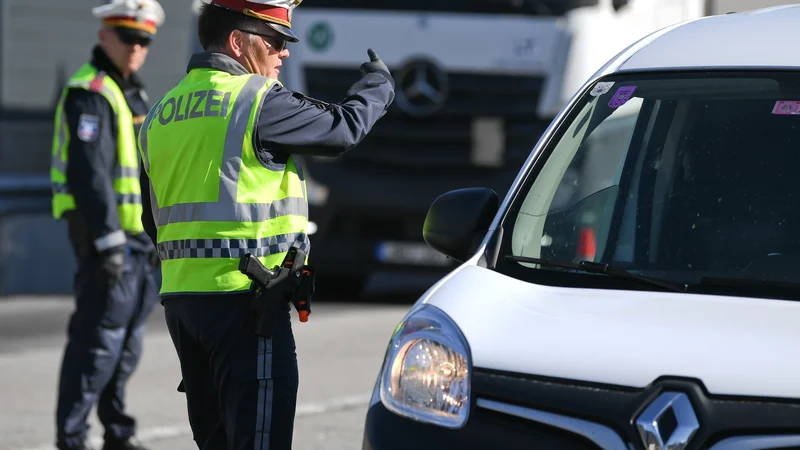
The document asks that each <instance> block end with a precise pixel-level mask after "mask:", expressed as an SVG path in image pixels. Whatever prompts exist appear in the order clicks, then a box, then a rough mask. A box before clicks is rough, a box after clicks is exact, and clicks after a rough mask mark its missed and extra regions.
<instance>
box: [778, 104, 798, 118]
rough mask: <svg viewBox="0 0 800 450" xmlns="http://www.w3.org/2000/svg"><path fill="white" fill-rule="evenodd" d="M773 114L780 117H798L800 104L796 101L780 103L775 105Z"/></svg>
mask: <svg viewBox="0 0 800 450" xmlns="http://www.w3.org/2000/svg"><path fill="white" fill-rule="evenodd" d="M772 114H777V115H779V116H796V115H798V114H800V102H796V101H779V102H776V103H775V106H774V107H773V108H772Z"/></svg>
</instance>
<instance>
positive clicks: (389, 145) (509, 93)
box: [305, 68, 549, 168]
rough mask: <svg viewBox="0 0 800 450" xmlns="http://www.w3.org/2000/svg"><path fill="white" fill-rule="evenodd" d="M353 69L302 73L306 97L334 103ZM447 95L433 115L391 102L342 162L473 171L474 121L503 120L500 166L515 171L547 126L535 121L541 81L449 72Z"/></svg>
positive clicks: (352, 79) (351, 77)
mask: <svg viewBox="0 0 800 450" xmlns="http://www.w3.org/2000/svg"><path fill="white" fill-rule="evenodd" d="M358 77H359V75H358V72H357V71H356V70H353V69H332V68H324V69H323V68H306V69H305V78H306V86H307V88H306V93H307V94H308V95H309V96H311V97H314V98H317V99H320V100H323V101H326V102H339V101H341V100H342V98H343V97H344V96H345V93H346V92H347V90H348V89H349V88H350V86H352V84H353V83H354V82H356V81H357V80H358ZM448 84H449V95H448V98H447V101H446V103H445V104H444V106H443V107H442V108H441V109H440V110H439V111H438V112H436V113H435V114H433V115H431V116H428V117H424V118H419V117H413V116H409V115H408V114H406V113H405V112H403V111H402V109H400V107H399V106H398V102H397V101H395V102H394V103H393V104H392V106H391V107H390V108H389V111H387V113H386V115H385V116H384V117H383V118H382V119H381V120H380V121H378V123H377V124H376V125H375V127H374V128H373V130H372V132H371V133H370V134H369V135H368V136H367V137H366V138H365V139H364V140H363V141H362V142H361V144H359V145H358V146H357V147H356V148H354V149H353V150H351V151H350V152H347V153H345V155H344V156H343V159H344V160H347V161H353V162H364V163H371V164H375V165H384V166H386V165H388V166H398V167H416V168H443V167H448V168H463V167H470V166H471V167H475V166H476V164H475V163H474V162H473V161H474V160H473V158H472V133H473V131H472V127H473V122H474V120H475V119H476V118H488V119H502V122H501V123H502V126H501V128H502V130H503V131H504V133H505V154H504V156H503V158H502V163H501V165H500V166H499V167H496V168H502V167H518V166H519V165H520V164H521V163H522V162H523V161H524V160H525V158H527V156H528V154H529V153H530V151H531V149H532V148H533V146H534V144H535V143H536V141H537V140H538V139H539V136H540V135H541V133H542V132H544V129H545V128H546V127H547V125H549V121H542V120H540V119H538V118H537V117H536V108H537V106H538V103H539V97H540V95H541V90H542V86H543V84H544V79H543V78H541V77H535V76H516V75H476V74H467V73H458V72H451V73H448Z"/></svg>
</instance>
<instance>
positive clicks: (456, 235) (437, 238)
mask: <svg viewBox="0 0 800 450" xmlns="http://www.w3.org/2000/svg"><path fill="white" fill-rule="evenodd" d="M499 207H500V199H499V198H498V196H497V193H495V192H494V191H493V190H491V189H487V188H465V189H458V190H455V191H450V192H447V193H445V194H443V195H441V196H439V197H438V198H437V199H436V200H434V202H433V203H432V204H431V207H430V209H429V210H428V215H427V216H426V217H425V224H424V225H423V229H422V237H423V239H425V242H426V243H427V244H428V245H429V246H431V247H432V248H434V249H436V250H438V251H440V252H442V253H444V254H445V255H447V256H449V257H451V258H453V259H455V260H457V261H459V262H463V261H466V260H467V259H469V257H470V256H471V255H472V253H473V252H474V251H475V250H476V249H477V246H478V245H479V244H480V242H481V239H482V238H483V237H484V235H485V234H486V232H487V231H488V230H489V225H491V223H492V220H493V219H494V216H495V215H496V214H497V210H498V209H499Z"/></svg>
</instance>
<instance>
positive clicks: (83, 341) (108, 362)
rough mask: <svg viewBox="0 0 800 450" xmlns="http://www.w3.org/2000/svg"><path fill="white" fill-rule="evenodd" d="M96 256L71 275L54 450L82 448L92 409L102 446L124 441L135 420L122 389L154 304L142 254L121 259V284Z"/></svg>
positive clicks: (133, 367) (148, 265)
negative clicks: (70, 303) (70, 310)
mask: <svg viewBox="0 0 800 450" xmlns="http://www.w3.org/2000/svg"><path fill="white" fill-rule="evenodd" d="M101 262H102V261H101V260H100V257H99V256H97V255H95V256H92V257H87V258H84V259H83V260H80V261H79V263H78V271H77V273H76V275H75V281H74V290H75V306H76V307H75V311H74V313H73V314H72V316H71V317H70V320H69V325H68V330H67V337H68V340H67V344H66V348H65V350H64V354H63V359H62V362H61V373H60V380H59V385H58V403H57V407H56V446H57V447H58V448H59V449H60V450H69V449H77V448H83V445H84V442H85V441H86V437H87V434H88V431H89V425H88V417H89V413H90V412H91V411H92V408H93V407H94V406H95V405H97V416H98V418H99V419H100V423H101V424H102V425H103V427H104V429H105V435H104V439H105V441H125V440H127V439H129V438H130V437H132V436H134V435H135V433H136V420H135V419H134V418H133V417H132V416H130V415H129V414H128V413H126V411H125V390H126V386H127V384H128V380H129V379H130V378H131V375H132V374H133V373H134V371H135V370H136V367H137V365H138V363H139V359H140V357H141V354H142V340H143V335H144V325H145V323H146V321H147V318H148V317H149V316H150V314H151V313H152V311H153V308H154V307H155V305H156V304H157V302H158V289H159V288H158V285H157V281H156V279H155V276H154V271H153V267H152V264H151V263H150V261H149V257H148V255H147V254H144V253H139V252H130V253H129V254H126V255H125V263H124V271H123V276H122V280H121V281H119V282H117V283H111V282H109V281H108V280H107V278H106V277H105V275H103V273H102V271H101V268H100V264H101Z"/></svg>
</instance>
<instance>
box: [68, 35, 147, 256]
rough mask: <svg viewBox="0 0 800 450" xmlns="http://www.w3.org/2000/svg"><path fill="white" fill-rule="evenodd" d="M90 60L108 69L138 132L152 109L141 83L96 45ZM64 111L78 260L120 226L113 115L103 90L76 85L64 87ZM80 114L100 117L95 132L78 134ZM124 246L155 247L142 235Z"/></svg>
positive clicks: (71, 227) (73, 236) (72, 235)
mask: <svg viewBox="0 0 800 450" xmlns="http://www.w3.org/2000/svg"><path fill="white" fill-rule="evenodd" d="M91 64H92V65H93V66H95V67H96V68H97V69H98V70H101V71H104V72H106V74H107V75H108V76H110V77H111V78H112V79H113V80H114V81H116V83H117V85H119V87H120V89H121V90H122V92H123V93H124V94H125V99H126V100H127V102H128V107H130V109H131V112H132V113H133V117H134V123H135V124H136V125H135V129H136V133H138V131H139V128H140V127H141V123H142V119H143V117H144V116H145V115H147V112H148V110H149V109H150V107H149V105H148V103H147V95H146V94H145V92H144V87H143V85H142V83H141V81H140V80H139V79H138V77H136V76H135V75H132V76H130V77H128V78H127V79H124V78H123V77H122V75H121V74H120V72H119V70H118V69H117V68H116V67H115V66H114V64H113V63H112V62H111V60H110V59H109V57H108V56H107V55H106V53H105V52H104V51H103V50H102V49H101V48H100V47H95V48H94V51H93V54H92V60H91ZM64 113H65V115H66V120H67V126H68V127H69V133H70V136H72V138H71V139H70V141H69V149H68V150H67V151H68V152H69V153H68V155H69V164H68V165H67V186H68V187H69V191H70V193H71V194H72V195H73V196H74V197H75V206H76V211H72V212H70V213H67V214H66V218H67V221H68V223H69V233H70V239H71V240H72V243H73V246H74V247H75V250H76V253H77V255H78V259H79V260H83V259H84V258H87V257H90V256H92V255H95V254H97V251H96V250H95V247H94V240H95V239H97V238H100V237H103V236H105V235H107V234H109V233H113V232H115V231H118V230H119V229H120V224H119V214H118V213H117V201H116V198H117V195H116V193H115V192H114V184H113V181H114V167H115V166H116V162H117V119H116V117H115V116H114V111H113V109H112V108H111V104H110V103H109V102H108V100H106V98H105V97H103V95H102V94H100V93H99V92H93V91H87V90H85V89H80V88H73V89H70V90H69V91H68V93H67V97H66V99H65V101H64ZM81 115H89V116H95V117H97V118H98V128H97V131H96V133H95V134H93V135H91V136H86V134H85V133H82V134H79V133H78V126H79V122H80V117H81ZM78 136H83V137H82V138H79V137H78ZM140 169H141V167H140ZM141 172H142V173H143V172H144V170H143V169H141ZM127 245H128V247H130V248H131V249H132V250H134V251H142V252H150V251H152V250H153V246H152V243H151V242H150V241H149V240H148V238H147V235H146V234H145V233H139V234H138V235H129V236H128V243H127Z"/></svg>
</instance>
